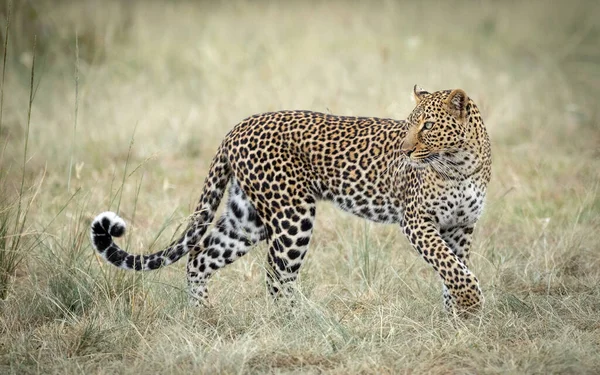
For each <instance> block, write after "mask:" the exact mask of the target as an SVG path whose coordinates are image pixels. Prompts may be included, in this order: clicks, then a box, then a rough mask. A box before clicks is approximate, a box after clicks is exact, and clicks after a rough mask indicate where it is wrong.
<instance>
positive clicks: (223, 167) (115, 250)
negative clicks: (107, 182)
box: [91, 147, 231, 271]
mask: <svg viewBox="0 0 600 375" xmlns="http://www.w3.org/2000/svg"><path fill="white" fill-rule="evenodd" d="M230 177H231V168H230V166H229V162H228V160H227V158H226V156H225V152H224V150H223V149H222V147H221V148H219V151H217V155H216V156H215V158H214V159H213V161H212V163H211V165H210V169H209V173H208V176H207V177H206V180H205V182H204V187H203V189H202V194H201V195H200V201H199V203H198V206H197V208H196V212H195V213H194V214H193V216H192V217H191V219H190V222H189V224H188V226H187V229H186V231H185V232H184V233H183V234H182V235H181V237H179V239H177V240H175V241H174V242H172V243H171V244H170V245H169V246H168V247H167V248H166V249H164V250H160V251H158V252H156V253H154V254H149V255H133V254H129V253H128V252H126V251H125V250H123V249H121V248H120V247H119V245H117V244H116V243H115V242H114V241H113V237H120V236H122V235H123V234H124V233H125V221H123V219H121V218H120V217H119V216H117V214H115V213H114V212H103V213H101V214H100V215H98V216H96V218H95V219H94V221H93V222H92V225H91V237H92V244H93V246H94V248H95V249H96V251H97V252H98V254H100V256H102V257H103V258H104V259H106V261H108V262H109V263H111V264H112V265H114V266H117V267H119V268H123V269H127V270H136V271H150V270H155V269H158V268H161V267H163V266H167V265H169V264H171V263H175V262H176V261H178V260H179V259H181V258H182V257H183V256H184V255H185V254H187V253H188V252H189V251H190V250H192V249H193V248H194V247H195V246H196V244H197V243H198V242H199V241H200V240H201V239H202V237H203V236H204V234H205V233H206V230H207V228H208V227H209V226H210V224H211V223H212V221H213V219H214V217H215V212H216V211H217V209H218V207H219V204H220V202H221V199H222V198H223V194H224V192H225V188H226V187H227V183H228V181H229V178H230Z"/></svg>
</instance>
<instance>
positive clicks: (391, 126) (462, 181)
mask: <svg viewBox="0 0 600 375" xmlns="http://www.w3.org/2000/svg"><path fill="white" fill-rule="evenodd" d="M413 94H414V97H415V100H416V102H417V105H416V107H415V109H414V110H413V111H412V113H411V114H410V115H409V117H408V119H407V120H406V121H397V120H392V119H382V118H367V117H346V116H334V115H329V114H323V113H316V112H308V111H281V112H272V113H264V114H259V115H255V116H252V117H249V118H247V119H245V120H244V121H242V122H241V123H239V124H238V125H237V126H235V127H234V128H233V129H232V130H231V131H230V132H229V134H228V135H227V136H226V137H225V140H224V141H223V142H222V144H221V145H220V147H219V148H218V150H217V154H216V156H215V157H214V159H213V161H212V164H211V166H210V169H209V172H208V176H207V177H206V180H205V183H204V187H203V190H202V194H201V197H200V202H199V204H198V206H197V208H196V210H195V213H194V215H193V216H192V219H191V220H190V222H189V225H188V227H187V230H186V231H185V232H184V233H183V234H182V235H181V237H180V238H179V239H178V240H176V241H174V242H173V243H172V244H171V245H170V246H169V247H167V248H166V249H164V250H161V251H159V252H157V253H154V254H150V255H132V254H128V253H127V252H125V251H124V250H122V249H121V248H119V246H118V245H117V244H115V242H114V241H113V237H118V236H120V235H122V234H123V233H124V230H125V224H124V222H123V221H122V220H121V219H120V218H118V216H116V215H115V214H113V213H103V214H100V215H98V217H97V218H96V219H95V220H94V221H93V223H92V229H91V232H92V242H93V244H94V247H95V248H96V250H97V251H98V253H100V255H102V256H103V257H104V258H105V259H106V260H107V261H108V262H110V263H112V264H114V265H116V266H118V267H121V268H125V269H134V270H153V269H157V268H160V267H162V266H166V265H168V264H170V263H173V262H175V261H177V260H179V259H180V258H181V257H182V256H183V255H185V254H188V253H189V258H188V265H187V277H188V284H189V290H190V295H191V300H192V301H193V302H194V303H200V304H201V303H206V302H207V296H208V294H207V285H206V284H207V281H208V279H209V277H210V276H211V275H212V274H213V273H214V272H216V271H217V270H218V269H220V268H222V267H224V266H226V265H227V264H230V263H232V262H233V261H235V260H236V259H238V258H240V257H242V256H243V255H245V254H246V253H247V252H248V251H249V250H250V249H251V248H252V247H253V246H254V245H255V244H256V243H258V242H260V241H265V240H266V241H267V242H268V245H269V250H268V267H267V269H268V270H267V282H268V287H269V290H270V292H271V294H272V295H273V296H274V297H277V296H281V295H286V296H287V295H289V294H290V292H291V291H292V289H291V288H292V285H293V282H294V281H295V280H296V278H297V275H298V272H299V270H300V268H301V266H302V262H303V260H304V257H305V255H306V252H307V250H308V246H309V242H310V238H311V234H312V231H313V225H314V219H315V215H316V202H317V201H320V200H326V201H331V202H333V203H334V204H335V205H336V206H338V207H340V208H341V209H343V210H345V211H348V212H351V213H353V214H355V215H358V216H360V217H363V218H365V219H369V220H372V221H375V222H380V223H397V224H399V225H400V227H401V229H402V231H403V232H404V234H405V235H406V237H407V238H408V240H409V241H410V243H411V244H412V246H413V247H414V248H415V249H416V250H417V252H418V253H419V254H420V255H421V256H422V257H423V259H425V261H426V262H427V263H429V264H431V265H432V267H433V269H434V270H435V271H436V272H437V273H438V274H439V276H440V278H441V279H442V282H443V285H444V293H443V295H444V302H445V306H446V308H447V309H449V310H455V309H456V310H457V311H460V312H462V311H468V310H473V309H476V308H478V307H479V306H481V304H482V303H483V296H482V293H481V290H480V288H479V283H478V280H477V278H476V277H475V276H474V275H473V274H472V273H471V271H470V270H469V269H468V268H467V264H468V260H469V247H470V244H471V238H472V234H473V229H474V227H475V224H476V222H477V220H478V218H479V216H480V215H481V212H482V210H483V204H484V198H485V193H486V187H487V184H488V182H489V180H490V171H491V154H490V144H489V140H488V136H487V133H486V129H485V127H484V124H483V121H482V119H481V115H480V113H479V110H478V108H477V106H476V105H475V103H473V101H472V100H471V99H469V98H468V96H467V95H466V93H465V92H464V91H462V90H452V91H450V90H447V91H438V92H434V93H429V92H427V91H424V90H422V89H420V88H418V87H417V86H415V88H414V90H413ZM228 184H229V194H228V200H227V205H226V209H225V210H224V213H223V214H222V216H221V217H220V218H219V219H218V220H217V222H216V225H215V226H214V227H212V228H210V223H211V222H212V221H213V219H214V216H215V212H216V210H217V208H218V206H219V204H220V201H221V199H222V197H223V195H224V191H225V189H226V188H227V185H228Z"/></svg>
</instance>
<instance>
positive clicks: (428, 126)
mask: <svg viewBox="0 0 600 375" xmlns="http://www.w3.org/2000/svg"><path fill="white" fill-rule="evenodd" d="M433 125H434V122H433V121H427V122H426V123H425V124H424V125H423V128H424V129H427V130H429V129H431V128H433Z"/></svg>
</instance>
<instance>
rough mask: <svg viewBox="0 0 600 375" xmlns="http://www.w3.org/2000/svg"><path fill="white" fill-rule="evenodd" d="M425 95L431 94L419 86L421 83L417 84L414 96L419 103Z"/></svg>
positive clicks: (414, 88)
mask: <svg viewBox="0 0 600 375" xmlns="http://www.w3.org/2000/svg"><path fill="white" fill-rule="evenodd" d="M425 95H429V92H427V91H425V90H423V89H422V88H421V87H419V85H415V87H413V98H414V99H415V102H416V103H417V104H419V103H420V102H421V100H423V97H424V96H425Z"/></svg>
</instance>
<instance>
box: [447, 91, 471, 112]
mask: <svg viewBox="0 0 600 375" xmlns="http://www.w3.org/2000/svg"><path fill="white" fill-rule="evenodd" d="M445 102H446V106H447V108H448V111H450V113H452V114H453V115H454V116H455V117H457V118H459V119H462V118H464V117H465V114H466V108H467V103H468V102H469V97H468V96H467V93H466V92H464V91H463V90H461V89H456V90H452V92H451V93H450V95H448V98H446V100H445Z"/></svg>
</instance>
